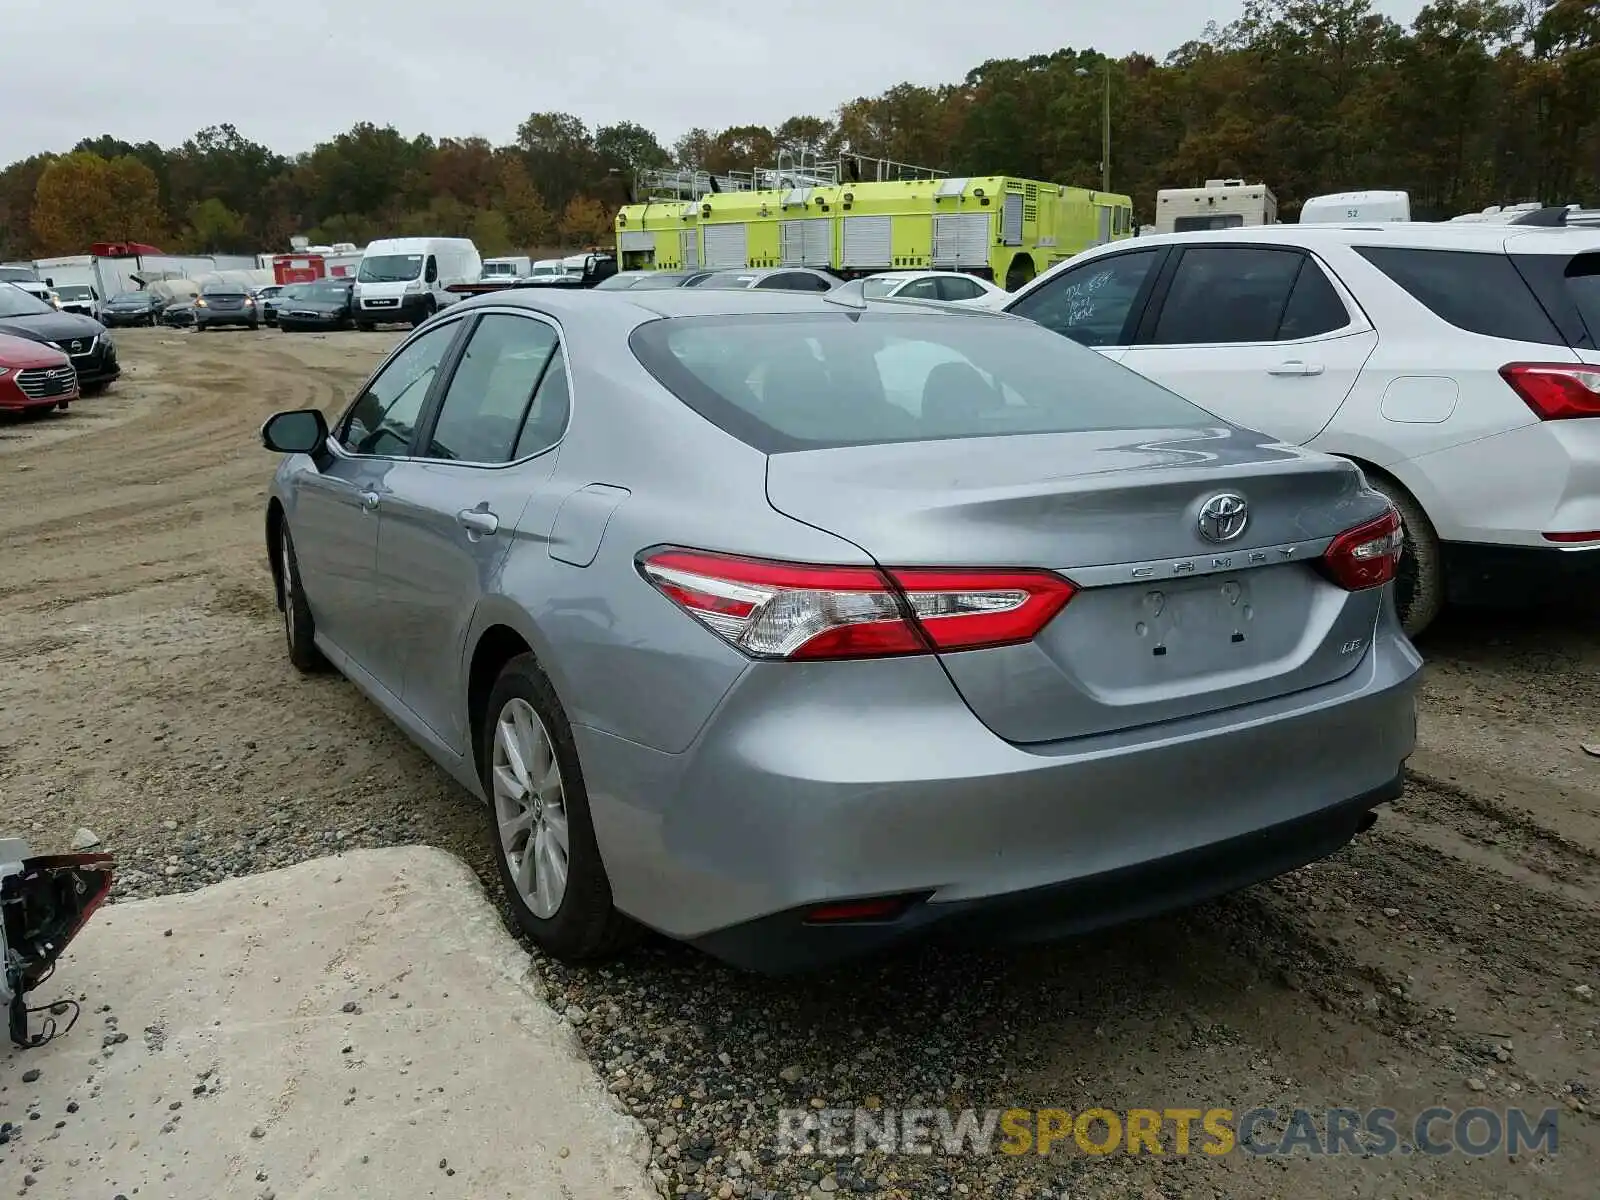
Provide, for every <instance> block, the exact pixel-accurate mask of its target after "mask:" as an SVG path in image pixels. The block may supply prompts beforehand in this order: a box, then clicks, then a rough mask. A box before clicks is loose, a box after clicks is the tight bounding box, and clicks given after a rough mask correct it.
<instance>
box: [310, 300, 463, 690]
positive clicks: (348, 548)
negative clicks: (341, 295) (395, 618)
mask: <svg viewBox="0 0 1600 1200" xmlns="http://www.w3.org/2000/svg"><path fill="white" fill-rule="evenodd" d="M459 325H460V323H459V322H453V323H451V324H449V325H445V326H439V327H437V328H435V329H431V330H429V331H428V332H427V333H425V334H423V335H422V336H420V337H417V338H413V339H412V340H411V341H409V342H407V343H406V344H405V345H403V346H402V347H401V348H400V349H399V350H398V351H396V352H395V353H394V354H393V355H392V356H391V357H390V358H389V360H388V361H387V362H386V363H384V365H383V366H382V367H380V368H379V370H378V372H377V374H376V375H374V376H373V377H372V379H371V380H370V381H369V382H368V383H367V385H366V387H364V388H363V389H362V390H361V393H360V395H358V396H357V397H356V400H355V403H353V404H352V405H351V406H350V410H349V411H348V412H347V413H346V414H345V416H344V418H343V419H342V420H341V421H340V422H339V426H338V428H337V430H336V431H335V433H334V435H333V438H332V439H331V440H332V442H333V443H334V444H333V447H332V449H333V459H332V461H331V462H330V463H329V464H328V466H327V467H326V469H324V470H321V471H307V472H306V473H305V474H304V475H302V476H301V477H300V480H299V487H298V491H297V495H296V498H295V510H294V512H293V513H291V514H290V516H289V528H290V533H291V535H292V536H293V538H294V545H295V551H296V554H297V556H298V558H299V560H300V575H301V580H302V583H303V586H304V588H305V595H306V602H307V604H309V605H310V607H311V615H312V618H313V619H314V620H315V621H316V623H317V629H318V632H319V633H321V634H322V635H323V636H324V637H326V638H327V639H328V641H330V642H332V643H333V645H334V646H335V647H336V648H337V649H339V650H342V651H343V652H344V653H345V654H348V655H349V656H350V657H351V658H352V659H353V660H354V661H355V663H356V665H357V666H359V667H361V668H362V669H363V670H365V671H367V672H368V673H369V674H371V675H372V676H373V677H374V678H376V679H377V680H378V682H380V683H383V684H384V685H385V686H386V687H390V689H391V690H397V689H396V687H395V685H394V684H391V683H390V682H389V678H387V676H388V675H389V672H387V671H386V670H385V669H384V663H385V657H386V653H387V651H386V648H385V637H384V630H383V626H384V621H383V619H382V613H381V611H380V610H379V608H378V605H377V598H378V597H377V589H376V586H375V580H374V575H373V568H374V563H375V560H376V555H377V549H378V527H379V524H380V518H381V513H382V508H383V504H384V501H385V498H386V497H387V495H388V493H389V488H390V481H391V479H392V477H393V475H394V472H395V469H396V468H397V467H398V466H399V465H400V464H401V463H403V462H404V461H405V460H406V458H407V457H409V456H410V454H411V448H412V441H413V439H414V437H415V435H416V431H417V426H418V423H419V422H420V420H421V418H422V413H423V410H424V406H425V404H426V401H427V398H428V395H429V392H430V391H431V390H432V387H433V383H434V380H435V378H436V377H437V375H438V373H439V368H440V366H441V365H442V364H443V362H444V358H445V355H446V353H447V352H448V350H449V349H450V344H451V342H452V341H453V340H454V339H455V336H456V333H457V331H458V329H459ZM396 682H397V681H396Z"/></svg>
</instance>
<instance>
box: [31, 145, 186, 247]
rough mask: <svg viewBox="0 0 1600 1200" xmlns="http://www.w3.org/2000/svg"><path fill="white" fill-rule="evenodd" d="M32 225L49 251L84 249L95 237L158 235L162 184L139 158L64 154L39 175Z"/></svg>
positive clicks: (144, 238)
mask: <svg viewBox="0 0 1600 1200" xmlns="http://www.w3.org/2000/svg"><path fill="white" fill-rule="evenodd" d="M32 225H33V232H34V234H35V236H36V237H37V238H38V242H39V248H40V250H41V251H42V252H43V253H45V254H83V253H86V252H87V251H88V249H89V245H90V243H91V242H96V241H149V240H155V239H158V238H160V236H161V233H162V219H161V194H160V188H159V186H158V184H157V183H156V177H155V174H154V173H153V172H152V171H151V170H150V168H149V167H147V166H145V165H144V164H143V163H141V162H140V161H139V160H138V159H136V158H132V157H127V156H124V157H122V158H116V159H112V160H111V161H110V162H107V161H106V160H105V159H103V158H101V157H100V156H99V155H98V154H92V153H89V152H88V151H78V152H76V153H73V154H68V155H64V156H63V157H61V158H58V159H56V160H54V161H53V162H51V163H50V164H49V165H48V166H47V167H45V169H44V170H43V172H41V173H40V175H39V183H38V186H37V187H36V188H35V190H34V200H33V214H32Z"/></svg>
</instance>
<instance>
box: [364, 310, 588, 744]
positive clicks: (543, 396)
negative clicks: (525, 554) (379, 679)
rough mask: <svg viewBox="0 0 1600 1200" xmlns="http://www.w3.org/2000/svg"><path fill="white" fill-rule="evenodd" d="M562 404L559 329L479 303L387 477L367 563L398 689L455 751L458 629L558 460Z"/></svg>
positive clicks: (462, 739) (462, 632)
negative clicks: (438, 388) (411, 443)
mask: <svg viewBox="0 0 1600 1200" xmlns="http://www.w3.org/2000/svg"><path fill="white" fill-rule="evenodd" d="M568 402H569V393H568V382H567V371H566V363H565V358H564V355H563V354H562V352H561V342H560V337H559V334H558V332H557V330H556V327H555V326H554V325H553V324H551V323H550V322H549V321H548V320H545V319H544V318H541V317H539V316H536V315H535V314H533V313H530V312H523V311H515V312H510V311H507V312H488V313H485V314H483V315H482V316H481V317H479V318H477V321H476V324H475V325H474V326H473V327H472V329H471V332H470V335H469V337H468V340H467V342H466V345H465V347H464V349H463V350H462V352H461V354H460V357H459V361H458V363H457V365H456V366H455V369H454V372H453V374H452V375H451V377H450V380H449V383H448V384H447V385H446V386H445V387H444V388H443V390H442V393H441V394H440V396H439V398H438V400H437V402H436V404H435V406H434V409H433V411H432V414H431V416H429V417H428V418H427V419H426V421H425V422H424V428H423V429H422V431H421V434H420V436H419V438H418V450H417V454H416V457H415V458H413V459H412V460H411V461H409V462H406V463H403V464H400V465H399V466H398V468H397V469H396V470H395V471H393V472H391V473H390V476H389V480H388V494H387V495H386V496H385V498H384V506H383V521H382V523H381V527H380V532H379V537H378V553H377V572H376V573H377V591H378V603H379V605H380V606H381V607H382V609H383V611H384V613H385V620H386V622H387V625H388V642H389V645H390V646H391V647H392V648H393V653H394V655H395V656H396V659H397V661H396V664H395V668H396V671H397V674H398V675H399V677H400V679H401V684H400V694H401V698H402V699H403V700H404V702H405V704H406V707H408V708H409V709H411V711H412V712H414V713H415V714H416V715H417V716H418V717H419V718H420V719H421V720H422V721H423V722H424V723H426V724H427V726H428V727H429V728H430V729H432V730H433V732H434V733H435V734H437V735H438V736H439V738H440V739H441V740H443V741H444V742H445V744H446V745H448V746H449V747H450V748H451V749H452V750H455V751H456V752H457V753H462V754H464V753H466V752H467V751H468V750H469V749H470V747H469V746H468V745H467V741H468V737H469V732H468V730H467V728H466V725H465V723H464V718H465V705H464V704H463V698H464V697H465V694H466V692H465V687H464V685H463V684H462V683H461V679H460V675H461V662H462V657H463V654H464V649H465V644H466V635H467V628H468V626H469V625H470V624H471V621H472V616H473V613H474V612H475V611H476V609H477V606H478V602H479V600H480V599H481V598H482V597H483V596H484V595H485V594H487V593H490V592H493V591H494V590H495V588H496V582H495V581H496V579H497V576H498V572H499V569H500V566H501V564H502V563H503V562H504V561H505V558H506V554H507V552H508V551H509V550H510V548H511V543H512V539H513V538H514V537H516V536H518V533H517V529H518V522H519V518H520V517H521V516H522V512H523V509H524V508H525V507H526V506H527V503H528V500H529V498H530V497H531V496H532V495H533V494H534V492H535V491H536V490H537V489H538V488H539V486H540V485H541V484H542V483H543V482H544V481H545V480H547V479H548V478H549V477H550V473H551V471H552V470H553V469H554V467H555V458H556V456H555V453H554V447H555V446H556V444H557V442H558V441H559V440H560V438H561V435H562V433H563V432H564V431H565V429H566V423H567V413H568V408H569V403H568Z"/></svg>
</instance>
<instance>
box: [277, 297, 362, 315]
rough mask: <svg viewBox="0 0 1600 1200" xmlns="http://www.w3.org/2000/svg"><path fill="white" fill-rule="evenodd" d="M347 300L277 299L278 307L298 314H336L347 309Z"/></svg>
mask: <svg viewBox="0 0 1600 1200" xmlns="http://www.w3.org/2000/svg"><path fill="white" fill-rule="evenodd" d="M349 305H350V301H349V300H284V299H283V298H282V297H280V298H279V301H278V307H279V308H288V309H293V310H295V311H298V312H325V313H336V312H340V311H342V310H344V309H345V308H348V307H349Z"/></svg>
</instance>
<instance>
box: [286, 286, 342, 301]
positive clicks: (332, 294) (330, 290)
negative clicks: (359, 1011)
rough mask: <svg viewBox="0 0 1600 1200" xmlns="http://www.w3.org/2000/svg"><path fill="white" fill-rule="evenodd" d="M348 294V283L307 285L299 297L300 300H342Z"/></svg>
mask: <svg viewBox="0 0 1600 1200" xmlns="http://www.w3.org/2000/svg"><path fill="white" fill-rule="evenodd" d="M349 292H350V285H349V284H348V283H333V282H328V283H308V284H306V288H305V291H304V292H303V293H302V294H301V295H300V297H299V298H300V299H302V300H342V299H344V298H345V296H346V295H348V294H349Z"/></svg>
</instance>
